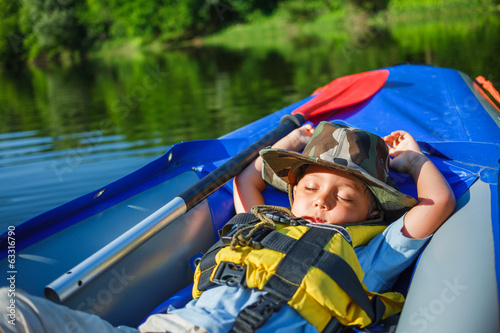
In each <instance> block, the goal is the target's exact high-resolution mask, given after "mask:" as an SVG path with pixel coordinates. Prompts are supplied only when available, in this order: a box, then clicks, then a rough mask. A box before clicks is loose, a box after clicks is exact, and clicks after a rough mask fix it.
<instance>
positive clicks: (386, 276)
mask: <svg viewBox="0 0 500 333" xmlns="http://www.w3.org/2000/svg"><path fill="white" fill-rule="evenodd" d="M403 219H404V216H403V217H401V218H400V219H399V220H397V221H395V222H394V223H392V224H391V225H390V226H389V227H387V229H385V230H384V232H382V233H381V234H379V235H377V236H376V237H375V238H374V239H372V241H371V242H370V243H369V244H368V245H366V246H362V247H358V248H356V254H357V256H358V259H359V262H360V264H361V267H362V269H363V271H364V272H365V276H364V279H363V282H364V283H365V285H366V286H367V288H368V290H371V291H374V292H384V291H387V290H389V289H390V288H392V286H393V285H394V282H395V281H396V279H397V277H398V276H399V274H400V273H401V272H402V271H403V270H405V269H406V268H407V267H408V266H409V265H410V264H411V263H412V262H413V261H414V260H415V259H416V257H417V256H418V254H419V253H420V250H421V249H422V247H423V246H424V245H425V243H426V242H427V240H428V239H429V238H430V236H429V237H427V238H423V239H411V238H407V237H405V236H404V235H403V234H402V233H401V229H402V227H403ZM262 293H263V292H262V291H258V290H252V289H248V288H235V287H226V286H218V287H214V288H211V289H209V290H207V291H205V292H204V293H203V294H202V295H201V297H200V298H199V299H195V300H192V301H191V302H189V303H188V304H187V305H186V307H184V308H182V309H176V310H173V311H170V313H175V314H177V315H179V316H180V317H182V318H184V319H186V320H187V321H189V322H191V323H193V324H195V325H198V326H200V327H203V328H205V329H206V330H207V331H208V332H228V331H229V330H230V329H231V328H232V327H233V325H234V320H235V318H236V316H237V315H238V313H239V312H240V311H241V310H242V309H243V308H245V307H246V306H248V305H250V304H252V303H254V302H256V301H257V299H258V296H259V295H260V294H262ZM257 332H260V333H274V332H308V333H309V332H317V330H316V328H315V327H314V326H312V325H310V324H309V323H307V321H305V320H304V319H303V318H302V317H301V316H300V315H299V314H298V312H296V311H295V310H293V309H292V308H291V307H290V306H288V305H286V304H285V305H284V306H282V308H281V310H280V311H279V312H277V313H275V314H273V315H272V316H271V318H270V319H269V320H268V321H267V322H266V324H264V326H262V327H261V328H260V329H258V330H257Z"/></svg>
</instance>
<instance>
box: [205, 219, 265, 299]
mask: <svg viewBox="0 0 500 333" xmlns="http://www.w3.org/2000/svg"><path fill="white" fill-rule="evenodd" d="M258 221H259V219H258V218H256V217H255V215H253V214H251V213H243V214H237V215H235V216H233V218H232V219H230V220H229V221H228V222H227V223H226V224H225V225H224V227H223V229H222V232H221V235H224V234H225V233H227V232H228V231H229V230H231V228H232V227H233V226H234V225H241V224H243V225H247V224H250V223H255V222H258ZM225 246H226V244H225V243H224V242H223V240H222V239H220V240H219V241H218V242H217V243H215V244H214V245H212V247H211V248H210V249H209V250H208V251H207V252H206V253H205V255H204V256H203V258H202V259H201V262H200V272H201V274H200V279H199V281H198V290H200V291H204V290H207V289H208V288H209V287H211V286H213V282H212V281H210V276H211V275H212V271H213V268H215V266H217V262H216V260H215V256H216V255H217V252H219V250H220V249H222V248H223V247H225Z"/></svg>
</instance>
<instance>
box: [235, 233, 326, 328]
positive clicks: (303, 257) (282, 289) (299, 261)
mask: <svg viewBox="0 0 500 333" xmlns="http://www.w3.org/2000/svg"><path fill="white" fill-rule="evenodd" d="M334 234H335V230H324V229H316V228H311V229H309V230H307V231H306V233H305V234H304V235H303V236H302V237H301V238H300V239H299V240H296V241H295V242H294V243H293V244H292V245H291V246H290V247H289V248H288V250H287V251H286V252H285V253H286V255H285V257H284V258H283V259H282V260H281V262H280V263H279V265H278V267H277V268H276V273H275V274H274V275H273V276H272V277H271V278H270V279H269V280H268V281H267V283H266V284H265V286H264V288H263V290H264V291H267V292H268V293H269V296H268V297H270V298H271V299H272V300H273V302H271V304H272V305H268V304H269V302H266V301H263V300H259V301H257V302H256V303H254V304H252V305H250V306H248V307H246V308H245V309H243V311H242V312H240V313H239V314H238V316H237V317H236V323H235V326H234V328H233V330H232V332H238V333H241V332H253V331H254V330H256V329H257V328H259V327H261V326H262V325H264V323H265V322H266V321H267V320H268V319H269V317H270V316H271V315H272V313H274V312H276V311H278V310H279V308H281V306H282V304H283V303H286V302H288V301H289V300H290V299H291V298H292V296H293V295H294V294H295V292H296V291H297V289H298V287H299V285H300V283H301V282H302V279H303V278H304V276H305V275H306V274H307V271H308V270H309V268H310V267H311V266H312V265H313V264H314V263H315V261H316V260H317V258H318V257H319V256H320V254H321V253H322V252H323V248H324V247H325V245H326V244H327V243H328V242H329V241H330V239H331V238H332V237H333V235H334ZM284 277H286V278H284ZM262 304H263V305H262ZM255 318H259V320H254V319H255ZM250 319H251V320H250Z"/></svg>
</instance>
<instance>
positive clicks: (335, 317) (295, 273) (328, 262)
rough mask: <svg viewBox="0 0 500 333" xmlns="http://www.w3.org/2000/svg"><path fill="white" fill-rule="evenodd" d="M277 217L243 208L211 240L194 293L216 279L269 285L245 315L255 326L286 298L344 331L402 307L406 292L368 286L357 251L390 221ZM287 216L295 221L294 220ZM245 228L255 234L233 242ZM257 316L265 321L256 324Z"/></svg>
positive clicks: (320, 322) (313, 319) (307, 315)
mask: <svg viewBox="0 0 500 333" xmlns="http://www.w3.org/2000/svg"><path fill="white" fill-rule="evenodd" d="M273 220H275V221H277V222H276V223H274V226H267V225H266V223H265V222H264V221H261V220H259V219H257V218H256V217H255V215H253V214H250V213H248V214H238V215H236V216H235V217H234V218H233V219H232V220H231V221H230V222H228V224H227V225H226V227H225V228H226V229H227V228H228V227H227V226H229V227H231V226H233V225H235V224H236V225H237V227H236V228H232V230H231V232H229V233H227V234H226V235H225V236H223V237H222V238H221V240H219V242H217V243H216V244H215V245H214V246H212V248H211V249H210V250H209V251H208V252H207V253H206V254H205V255H204V257H203V258H202V260H201V262H200V264H199V265H198V266H197V268H196V271H195V275H194V285H193V298H198V297H200V295H201V294H202V292H203V291H204V290H206V289H208V288H210V287H212V286H214V285H229V286H244V287H247V288H256V289H259V290H264V291H267V292H268V295H270V296H267V298H268V299H265V300H264V299H263V300H261V301H263V302H264V303H263V304H261V305H259V304H257V305H256V306H254V308H255V307H257V310H255V309H253V310H251V311H250V312H251V313H249V315H246V317H248V318H249V319H248V318H247V319H245V322H244V325H243V326H247V325H249V324H248V323H247V322H248V321H250V322H251V325H250V326H252V327H253V329H256V328H257V327H259V325H262V324H263V323H264V322H265V321H266V320H267V319H268V318H269V317H270V315H271V314H272V313H264V312H273V311H278V310H279V308H280V307H281V305H282V304H284V303H287V304H288V305H289V306H291V307H292V308H293V309H295V310H296V311H297V312H298V313H299V314H300V315H301V316H302V317H303V318H304V319H305V320H306V321H307V322H309V323H310V324H311V325H313V326H315V327H316V328H317V330H318V331H319V332H323V331H325V332H326V331H341V329H340V328H342V329H343V328H345V326H355V327H360V328H364V327H367V326H370V325H373V324H376V323H377V322H379V321H380V320H383V319H385V318H387V317H390V316H392V315H394V314H397V313H399V312H401V309H402V307H403V303H404V297H403V295H401V294H400V293H396V292H386V293H375V292H371V291H369V290H368V289H367V288H366V286H365V284H364V283H363V282H362V280H363V276H364V272H363V270H362V269H361V266H360V264H359V261H358V258H357V256H356V253H355V251H354V248H356V247H358V246H363V245H366V244H368V243H369V242H370V240H372V239H373V237H375V236H376V235H377V234H379V233H380V232H382V231H383V230H384V229H385V228H386V225H352V226H347V227H346V228H343V227H339V226H334V225H333V226H332V225H325V224H314V223H308V222H307V221H305V220H301V221H302V222H299V223H297V220H296V219H294V218H288V220H287V218H283V216H281V217H278V218H274V217H273ZM290 221H292V224H297V225H290ZM249 226H253V229H249ZM242 228H247V230H246V233H247V234H248V233H253V234H252V235H251V239H252V241H251V242H250V243H249V244H245V245H244V246H241V245H236V246H234V244H233V246H231V245H230V242H231V241H232V240H234V238H235V237H234V234H235V233H236V232H238V230H240V233H241V230H242ZM256 229H258V230H256ZM243 234H245V232H243ZM231 247H232V249H231ZM273 306H275V308H273ZM269 309H271V311H269ZM245 310H247V309H244V310H243V312H244V311H245ZM243 312H242V313H240V315H239V316H238V317H241V316H243V315H244V313H243ZM259 316H265V317H266V318H263V322H262V320H261V319H262V318H260V319H259V318H257V319H258V320H257V319H255V318H254V317H259ZM244 317H245V316H244ZM237 319H238V318H237ZM259 320H260V321H261V322H260V323H253V321H259ZM237 324H238V320H237ZM253 329H252V330H253ZM233 330H234V328H233ZM236 331H241V330H236ZM243 331H248V330H243Z"/></svg>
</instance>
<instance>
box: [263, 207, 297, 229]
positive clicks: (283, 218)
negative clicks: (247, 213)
mask: <svg viewBox="0 0 500 333" xmlns="http://www.w3.org/2000/svg"><path fill="white" fill-rule="evenodd" d="M264 214H265V215H266V217H268V218H270V219H271V220H273V221H274V222H278V223H283V224H288V225H291V226H298V225H304V224H306V223H307V221H306V220H304V219H303V218H301V217H295V216H290V215H288V214H285V213H282V212H280V211H277V210H267V211H265V212H264Z"/></svg>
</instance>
